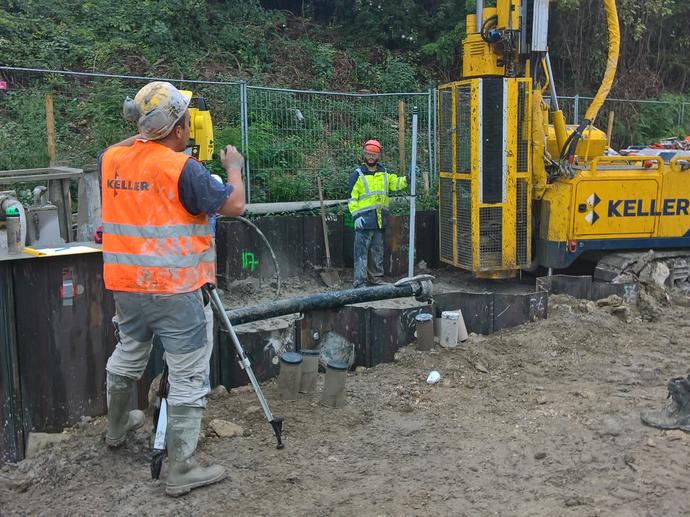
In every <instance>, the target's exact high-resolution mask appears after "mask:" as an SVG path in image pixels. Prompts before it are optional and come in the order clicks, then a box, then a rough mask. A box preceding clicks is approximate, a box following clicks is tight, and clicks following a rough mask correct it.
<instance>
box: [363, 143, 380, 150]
mask: <svg viewBox="0 0 690 517" xmlns="http://www.w3.org/2000/svg"><path fill="white" fill-rule="evenodd" d="M363 149H364V152H365V153H380V152H381V142H379V141H378V140H367V141H366V142H364V147H363Z"/></svg>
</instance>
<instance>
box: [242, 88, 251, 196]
mask: <svg viewBox="0 0 690 517" xmlns="http://www.w3.org/2000/svg"><path fill="white" fill-rule="evenodd" d="M247 108H248V99H247V83H246V82H244V81H240V145H241V147H242V156H244V187H245V192H246V194H247V196H246V197H247V204H249V203H251V202H252V183H251V176H250V174H249V116H248V114H247V112H248V109H247Z"/></svg>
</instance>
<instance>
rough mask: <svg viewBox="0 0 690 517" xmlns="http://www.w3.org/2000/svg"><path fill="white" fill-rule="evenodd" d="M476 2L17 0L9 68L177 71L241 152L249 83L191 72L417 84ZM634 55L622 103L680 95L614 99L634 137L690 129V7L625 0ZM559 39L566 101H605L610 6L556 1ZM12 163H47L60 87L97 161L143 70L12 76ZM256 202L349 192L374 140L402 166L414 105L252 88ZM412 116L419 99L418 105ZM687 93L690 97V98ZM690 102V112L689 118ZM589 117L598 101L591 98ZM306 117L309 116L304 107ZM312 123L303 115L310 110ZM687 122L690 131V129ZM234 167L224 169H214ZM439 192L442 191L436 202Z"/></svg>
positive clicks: (3, 56) (116, 134) (314, 84)
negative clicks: (365, 146)
mask: <svg viewBox="0 0 690 517" xmlns="http://www.w3.org/2000/svg"><path fill="white" fill-rule="evenodd" d="M473 4H474V3H473V1H472V0H469V1H466V0H398V1H396V2H369V1H365V0H300V1H296V0H266V1H261V2H260V1H257V0H228V1H218V0H212V1H203V0H166V1H157V0H121V1H119V2H115V3H113V2H110V1H105V0H90V1H87V0H58V1H55V0H5V1H4V2H2V3H0V5H1V7H0V64H3V65H11V66H20V67H36V68H49V69H62V70H76V71H84V72H92V71H95V72H107V73H111V74H125V75H136V76H147V77H151V76H157V77H172V78H178V79H180V81H181V82H180V83H178V84H179V85H180V86H184V87H186V88H190V89H193V90H194V91H195V92H196V93H198V94H201V95H203V96H204V97H205V98H206V99H207V100H208V102H209V105H210V106H211V108H212V110H213V117H214V123H215V127H216V142H217V143H219V144H226V143H232V144H234V145H237V146H239V145H240V132H239V120H240V103H239V88H238V86H236V85H232V84H228V85H207V84H204V85H190V84H189V83H186V84H185V83H184V82H183V81H182V80H183V79H187V80H195V79H201V80H213V81H239V80H244V81H247V83H248V84H250V85H256V86H258V85H266V86H278V87H288V88H298V89H315V90H328V91H346V92H347V91H350V92H352V91H370V92H415V91H426V90H427V89H428V88H429V87H432V86H434V85H436V84H438V83H441V82H445V81H448V80H454V79H457V78H458V77H459V75H460V74H459V70H460V41H461V39H462V38H463V37H464V33H465V15H466V13H467V12H468V10H470V11H471V10H472V9H474V5H473ZM618 8H619V16H620V21H621V23H620V25H621V34H622V41H621V60H620V63H619V67H618V70H619V71H618V76H617V80H616V83H615V85H614V89H613V91H612V92H611V97H616V98H661V99H662V100H664V101H665V102H668V104H663V105H658V104H648V105H642V106H640V105H635V106H633V105H630V104H623V103H618V104H615V103H607V105H606V106H605V109H604V110H602V113H601V114H600V118H599V121H598V125H599V126H600V127H605V125H606V122H605V120H606V118H605V117H606V110H607V109H613V110H614V111H615V116H616V122H615V125H614V142H616V144H617V145H618V146H621V147H622V146H625V145H628V144H633V143H638V144H639V143H647V142H650V141H654V140H656V139H658V138H660V137H666V136H670V135H673V134H678V135H680V134H687V133H688V132H690V112H688V113H685V114H684V116H682V114H681V109H682V108H681V106H682V101H683V97H682V95H683V93H684V92H685V91H686V90H687V86H688V81H689V80H690V79H689V77H688V71H690V53H688V51H687V49H688V48H690V32H689V31H688V30H687V20H688V19H690V2H686V1H685V0H654V1H648V0H644V1H643V0H626V1H619V2H618ZM550 38H551V39H550V48H551V53H552V62H553V65H554V71H555V74H556V77H557V86H558V91H559V94H561V95H573V94H575V93H579V94H581V95H587V94H590V95H591V94H592V93H593V92H594V90H595V89H596V87H597V85H598V82H599V80H600V78H601V75H602V73H603V70H604V66H605V56H606V35H605V21H604V16H603V12H602V7H601V0H561V1H560V2H559V3H558V4H556V5H555V6H554V7H552V13H551V31H550ZM0 79H5V80H7V81H8V83H9V91H8V93H6V94H2V93H0V169H11V168H30V167H42V166H45V165H47V162H48V156H47V152H46V149H45V148H46V145H45V134H46V129H45V127H46V126H45V109H44V96H45V94H47V93H50V94H52V95H53V98H54V105H55V108H54V109H55V119H56V130H57V154H58V160H59V161H60V162H64V163H67V164H70V165H75V166H81V165H83V164H85V163H88V162H93V161H94V160H95V159H96V156H97V155H98V153H99V152H100V151H101V150H102V149H103V148H105V147H106V146H107V145H108V144H110V143H112V142H115V141H118V140H120V139H121V138H124V137H126V136H128V135H129V134H131V133H132V132H133V128H132V127H131V126H129V125H127V124H126V123H125V122H124V121H123V120H122V117H121V114H120V112H121V102H122V99H123V98H124V96H125V95H133V94H134V93H135V92H136V91H137V89H138V88H139V87H140V86H142V85H143V84H144V81H142V80H133V79H103V78H99V79H94V78H83V77H79V78H74V77H66V76H60V75H54V74H53V75H46V74H34V73H29V72H12V73H10V72H7V73H6V72H0ZM250 95H251V99H252V101H251V103H250V106H249V118H250V124H251V127H250V135H249V138H250V148H249V152H248V159H249V163H250V166H251V174H252V189H253V190H252V200H253V201H276V200H285V201H288V200H298V199H304V198H305V197H307V198H312V199H314V198H315V197H316V181H315V180H316V176H317V175H319V176H320V177H321V178H322V180H323V183H324V190H325V195H326V197H345V195H346V192H345V190H346V181H347V175H348V173H349V171H350V170H351V169H352V167H353V166H354V165H356V161H357V158H358V148H359V146H360V145H361V142H362V141H363V140H365V139H367V138H370V137H377V138H379V139H381V140H382V141H383V143H384V147H385V149H386V150H387V153H386V157H385V161H386V162H387V163H388V164H389V165H390V166H391V168H392V169H393V170H396V171H398V170H401V168H402V169H404V168H405V167H404V164H403V166H402V167H401V164H400V163H399V158H398V132H397V114H398V112H397V110H398V106H397V103H398V99H397V98H396V97H391V98H390V99H389V100H386V101H383V100H381V101H368V100H362V101H356V100H353V99H352V98H343V97H327V96H309V95H304V94H293V93H289V94H288V93H282V94H277V93H275V92H266V91H259V90H250ZM405 101H406V111H407V115H408V116H407V119H408V122H407V124H408V131H407V139H408V141H407V144H406V145H407V151H408V155H407V157H406V160H408V159H409V118H410V117H409V114H410V111H411V106H412V105H414V104H415V103H416V102H417V101H416V100H415V99H413V98H406V99H405ZM685 101H686V102H688V101H690V99H688V98H687V96H686V97H685ZM688 108H689V106H688V104H686V105H685V110H686V111H688ZM426 109H427V107H426V104H425V101H424V105H423V106H420V111H421V115H420V118H421V119H422V120H420V129H421V130H422V134H421V135H420V159H419V163H420V167H422V169H424V168H425V167H426V168H428V165H426V164H428V155H427V154H426V152H427V150H426V147H427V146H426V133H425V131H426V126H425V124H426V122H425V120H426V118H425V117H426V116H427V115H426V114H425V112H426ZM580 112H581V113H584V108H583V107H582V106H581V107H580ZM298 113H299V115H298ZM300 116H301V117H302V118H301V119H300ZM683 126H684V127H683ZM211 167H212V168H215V170H218V169H219V167H218V164H213V163H212V164H211ZM431 199H432V200H433V197H432V198H431Z"/></svg>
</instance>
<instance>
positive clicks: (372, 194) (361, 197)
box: [348, 164, 407, 230]
mask: <svg viewBox="0 0 690 517" xmlns="http://www.w3.org/2000/svg"><path fill="white" fill-rule="evenodd" d="M405 187H407V178H405V176H397V175H395V174H392V173H390V172H388V170H387V169H386V168H385V167H384V166H383V165H380V164H377V165H376V170H375V171H370V170H369V169H368V168H367V166H366V165H361V166H359V167H357V168H356V169H355V170H354V172H353V173H352V174H351V175H350V201H349V203H348V208H349V209H350V213H351V214H352V218H353V219H355V220H356V219H357V218H358V217H363V218H364V227H363V229H365V230H374V229H377V228H379V229H382V228H385V227H386V219H387V218H388V205H389V203H390V197H389V196H388V193H389V192H395V191H397V190H402V189H404V188H405Z"/></svg>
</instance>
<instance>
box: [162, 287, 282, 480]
mask: <svg viewBox="0 0 690 517" xmlns="http://www.w3.org/2000/svg"><path fill="white" fill-rule="evenodd" d="M203 289H204V291H205V292H206V293H207V294H208V296H209V298H210V301H211V307H212V308H213V310H214V312H215V313H216V315H217V316H218V319H219V320H220V321H221V323H222V324H223V326H224V327H225V330H227V331H228V334H229V335H230V340H231V341H232V344H233V346H234V347H235V353H237V356H238V358H239V361H238V362H239V365H240V368H242V369H243V370H244V372H245V373H246V374H247V377H249V382H250V383H251V385H252V388H253V389H254V393H256V397H257V398H258V399H259V404H260V405H261V409H262V410H263V412H264V415H265V416H266V420H268V423H269V424H271V427H272V428H273V432H274V433H275V435H276V440H277V442H278V443H277V445H276V447H277V448H278V449H282V448H283V447H284V445H283V440H282V437H281V434H282V432H283V417H280V416H275V415H273V413H271V408H269V407H268V402H267V401H266V397H265V396H264V394H263V392H262V391H261V386H259V382H258V381H257V380H256V376H255V375H254V372H253V371H252V366H251V362H250V361H249V357H248V356H247V354H246V352H245V351H244V348H243V347H242V344H241V343H240V340H239V338H238V337H237V334H236V333H235V329H234V328H233V327H232V324H231V323H230V318H228V314H227V312H226V310H225V307H224V306H223V302H222V301H221V299H220V296H218V290H217V289H216V286H215V285H213V284H206V285H205V286H204V287H203ZM168 388H169V384H168V365H167V363H165V362H164V364H163V374H162V375H161V380H160V384H159V388H158V407H157V408H156V411H155V412H154V427H155V428H156V435H155V437H154V443H153V454H152V456H151V477H152V478H153V479H158V478H159V477H160V473H161V468H162V466H163V459H164V458H165V455H166V443H165V442H166V431H167V422H168V405H167V396H168Z"/></svg>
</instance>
